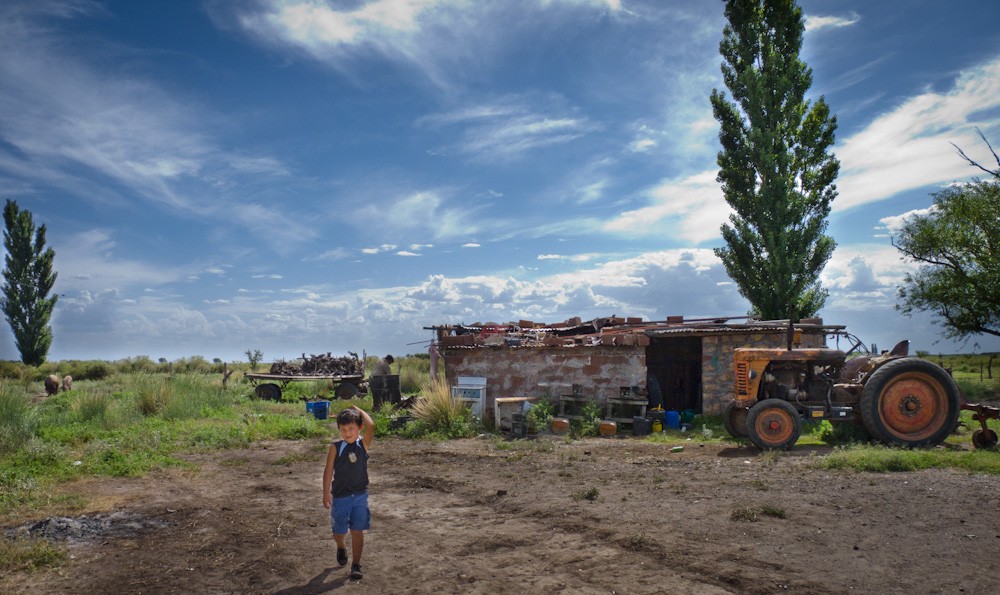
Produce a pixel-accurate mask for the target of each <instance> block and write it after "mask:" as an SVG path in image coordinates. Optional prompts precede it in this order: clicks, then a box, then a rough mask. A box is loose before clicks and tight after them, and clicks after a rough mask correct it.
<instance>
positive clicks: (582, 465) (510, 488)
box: [0, 437, 1000, 594]
mask: <svg viewBox="0 0 1000 595" xmlns="http://www.w3.org/2000/svg"><path fill="white" fill-rule="evenodd" d="M670 446H671V445H662V444H651V443H645V442H641V441H639V440H635V439H596V438H595V439H588V440H580V441H575V442H573V443H567V442H566V441H565V440H563V439H561V438H556V437H541V438H539V439H538V440H529V441H517V442H511V443H500V444H498V443H496V442H495V441H494V440H493V439H491V438H479V439H470V440H460V441H452V442H444V443H430V442H422V441H418V442H413V441H406V440H401V439H387V440H376V442H375V444H374V446H373V448H372V452H371V463H370V466H371V479H372V483H371V487H370V494H371V508H372V523H373V524H372V530H371V532H370V533H369V534H368V536H367V539H366V544H365V554H364V559H363V565H364V569H365V577H364V579H363V580H361V581H349V580H348V578H347V574H348V573H347V569H346V568H341V567H338V566H337V564H336V562H335V561H334V546H333V541H332V539H331V538H330V528H329V521H328V519H329V517H328V515H327V513H326V511H325V510H324V509H323V507H322V500H321V497H322V492H321V487H320V483H321V476H322V467H323V461H324V458H325V451H326V444H325V442H321V441H317V440H313V441H300V442H284V441H281V442H268V443H261V444H258V445H255V446H254V447H252V448H249V449H246V450H237V451H225V452H218V453H212V454H207V455H197V456H189V457H187V459H188V460H189V461H191V462H192V463H195V464H196V466H197V468H196V469H194V470H178V469H170V470H164V471H158V472H155V473H153V474H151V475H149V476H147V477H144V478H140V479H114V480H110V479H89V480H85V481H80V482H77V483H74V484H72V485H69V486H67V487H66V488H65V490H66V491H68V492H70V493H76V494H81V495H84V496H85V498H86V501H87V502H88V504H87V509H86V510H83V511H80V510H77V511H74V512H73V513H71V516H75V517H80V516H81V515H85V514H90V515H95V514H98V513H109V512H119V513H121V512H127V513H129V515H130V516H129V517H128V518H133V519H134V518H137V517H142V518H147V519H149V521H150V522H149V523H146V524H141V523H138V524H135V525H134V527H135V528H136V530H135V531H133V532H132V534H128V533H126V534H124V535H122V534H114V533H108V534H105V535H100V536H97V537H96V538H94V537H91V538H89V539H74V540H70V541H69V542H68V544H69V545H68V548H69V552H70V556H71V559H70V560H69V561H68V562H67V563H66V564H64V565H63V566H61V567H58V568H55V569H49V570H41V571H36V572H34V573H30V574H29V573H18V574H16V575H14V576H8V577H4V578H0V592H14V593H62V592H72V593H282V594H286V593H287V594H291V593H328V592H335V591H344V592H354V593H491V594H492V593H525V592H527V593H550V592H566V593H775V592H795V593H849V592H858V593H907V594H910V593H937V592H947V593H959V592H962V593H997V592H998V591H1000V555H998V552H1000V477H996V476H984V475H970V474H967V473H964V472H959V471H947V470H932V471H922V472H918V473H893V474H869V473H856V472H850V471H824V470H817V469H812V468H810V466H809V460H810V457H811V456H813V455H814V454H816V452H817V450H822V449H815V448H814V449H810V448H803V447H798V448H797V449H796V450H795V451H793V452H792V453H788V454H783V455H781V456H779V457H774V456H772V455H761V454H759V453H758V452H756V451H754V450H751V449H749V448H736V447H727V446H725V445H706V446H699V445H698V443H696V442H687V443H686V444H685V448H684V451H683V452H678V453H672V452H670ZM592 488H596V491H595V490H593V489H592ZM586 496H590V497H591V498H593V497H594V496H596V498H593V499H590V498H588V497H586ZM765 511H767V512H770V514H765ZM57 512H58V511H55V510H48V511H45V512H44V514H46V515H49V516H54V515H55V514H56V513H57ZM754 513H756V516H757V520H756V521H751V520H749V519H751V518H752V517H753V516H754ZM782 513H783V516H784V518H781V516H782ZM41 518H44V517H41V516H40V517H36V518H34V519H20V520H21V521H25V522H26V521H37V520H39V519H41Z"/></svg>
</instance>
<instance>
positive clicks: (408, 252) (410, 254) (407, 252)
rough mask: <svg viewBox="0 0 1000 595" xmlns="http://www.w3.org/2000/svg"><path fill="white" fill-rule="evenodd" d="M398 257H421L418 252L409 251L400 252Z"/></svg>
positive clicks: (397, 254)
mask: <svg viewBox="0 0 1000 595" xmlns="http://www.w3.org/2000/svg"><path fill="white" fill-rule="evenodd" d="M396 256H420V254H418V253H417V252H410V251H409V250H400V251H399V252H397V253H396Z"/></svg>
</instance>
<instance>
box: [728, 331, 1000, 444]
mask: <svg viewBox="0 0 1000 595" xmlns="http://www.w3.org/2000/svg"><path fill="white" fill-rule="evenodd" d="M849 338H851V339H852V340H854V341H855V345H854V347H853V348H852V349H851V350H850V351H847V352H844V351H841V350H839V349H828V348H794V349H793V348H792V342H793V341H792V331H791V329H790V332H789V345H788V348H787V349H781V348H739V349H736V351H735V355H734V358H733V359H734V371H735V375H736V398H735V399H734V400H733V401H731V402H730V403H729V404H727V405H726V408H725V410H724V411H723V422H724V424H725V426H726V430H727V431H728V432H729V433H730V434H732V435H733V436H735V437H746V438H749V439H750V441H751V442H753V443H754V445H756V446H757V447H758V448H761V449H763V450H776V449H788V448H791V447H792V445H794V444H795V442H796V441H797V440H798V439H799V433H800V431H801V425H802V421H803V420H804V419H805V420H823V419H825V420H829V421H831V422H853V423H855V424H858V425H860V426H862V427H864V429H865V430H866V431H867V432H868V434H869V435H870V436H871V437H872V438H873V439H875V440H878V441H880V442H882V443H884V444H889V445H898V446H904V447H919V446H933V445H936V444H940V443H941V442H942V441H944V439H945V438H946V437H947V436H948V435H949V434H951V432H952V431H953V430H954V429H955V428H956V427H957V424H958V413H959V410H960V409H970V410H972V411H974V412H975V414H974V415H973V419H975V420H977V421H979V422H980V423H981V424H982V429H980V430H976V432H975V433H973V436H972V441H973V444H975V446H976V447H978V448H984V447H989V446H994V445H996V443H997V435H996V432H994V431H993V430H990V429H989V428H988V427H987V426H986V420H987V419H996V418H1000V409H997V408H995V407H987V406H984V405H970V404H968V403H967V402H965V399H964V397H963V396H962V394H961V392H960V391H959V390H958V386H957V385H956V384H955V381H954V379H952V377H951V375H950V374H949V372H947V371H946V370H945V369H944V368H942V367H940V366H938V365H936V364H934V363H933V362H930V361H927V360H924V359H920V358H916V357H908V353H909V341H902V342H900V343H899V344H897V345H896V346H895V347H894V348H893V349H892V350H891V351H889V352H886V353H882V354H881V355H872V354H865V355H861V356H858V357H855V358H853V359H847V358H848V356H849V355H850V354H851V353H852V352H854V351H855V350H858V349H862V350H864V349H863V345H862V344H861V342H860V341H857V340H856V339H854V338H853V337H850V336H849Z"/></svg>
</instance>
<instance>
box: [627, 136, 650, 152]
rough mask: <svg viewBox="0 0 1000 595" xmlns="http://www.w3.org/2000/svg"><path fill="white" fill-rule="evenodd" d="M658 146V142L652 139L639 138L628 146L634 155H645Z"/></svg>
mask: <svg viewBox="0 0 1000 595" xmlns="http://www.w3.org/2000/svg"><path fill="white" fill-rule="evenodd" d="M655 146H656V141H655V140H653V139H651V138H637V139H635V140H634V141H632V143H631V144H630V145H629V146H628V150H629V151H631V152H632V153H645V152H646V151H648V150H650V149H652V148H653V147H655Z"/></svg>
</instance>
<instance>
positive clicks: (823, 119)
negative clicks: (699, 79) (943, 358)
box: [711, 0, 840, 319]
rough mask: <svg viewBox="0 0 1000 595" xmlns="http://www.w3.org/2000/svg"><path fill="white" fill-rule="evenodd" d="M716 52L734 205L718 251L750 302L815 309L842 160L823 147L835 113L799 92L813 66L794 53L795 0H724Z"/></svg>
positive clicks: (803, 311) (799, 26)
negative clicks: (723, 88) (723, 87)
mask: <svg viewBox="0 0 1000 595" xmlns="http://www.w3.org/2000/svg"><path fill="white" fill-rule="evenodd" d="M725 15H726V19H727V20H728V24H727V25H726V27H725V29H724V30H723V38H722V42H721V43H720V44H719V52H720V53H721V54H722V58H723V63H722V78H723V81H724V82H725V84H726V88H728V89H729V92H730V93H731V94H732V98H733V101H729V100H728V99H727V97H726V94H725V92H720V91H718V90H716V89H713V90H712V98H711V100H712V111H713V113H714V114H715V119H716V120H718V121H719V124H720V131H719V140H720V142H721V143H722V151H720V152H719V155H718V164H719V175H718V177H717V180H718V181H719V183H720V184H721V185H722V191H723V194H724V196H725V199H726V202H727V203H729V205H730V206H731V207H732V209H733V211H734V213H733V214H731V215H730V217H729V223H728V224H723V225H722V237H723V239H724V240H725V241H726V246H725V247H723V248H716V249H715V254H716V256H718V257H719V258H720V259H721V260H722V263H723V264H724V265H725V267H726V272H727V273H729V276H730V277H731V278H732V279H733V281H735V282H736V285H737V287H738V288H739V291H740V293H741V294H742V295H743V297H745V298H747V299H748V300H749V301H750V304H751V305H752V314H754V315H756V316H759V317H761V318H763V319H782V318H785V317H788V316H789V314H790V312H794V315H795V316H796V317H798V318H805V317H809V316H813V315H815V314H816V313H817V312H818V311H819V309H820V308H821V307H822V306H823V303H824V302H825V301H826V297H827V292H826V290H824V289H823V288H822V287H821V285H820V281H819V274H820V272H821V271H822V270H823V267H824V266H825V265H826V262H827V261H828V260H829V259H830V256H831V254H832V253H833V249H834V247H836V243H835V242H834V241H833V238H831V237H829V236H827V235H824V232H825V231H826V227H827V216H828V215H829V213H830V204H831V202H833V199H834V198H835V197H836V196H837V187H836V186H835V185H834V179H835V178H836V177H837V172H838V171H839V169H840V163H839V162H838V161H837V158H836V157H835V156H834V155H833V154H831V153H829V152H828V150H829V148H830V146H831V145H833V141H834V132H835V131H836V128H837V118H836V116H833V115H831V114H830V108H829V107H828V106H827V104H826V102H825V101H824V100H823V98H822V97H821V98H820V99H819V100H818V101H816V102H815V103H811V102H809V101H807V100H806V99H805V94H806V91H807V90H808V89H809V87H810V86H811V85H812V70H811V69H810V68H809V67H808V66H806V64H805V63H804V62H803V61H802V60H801V59H799V51H800V50H801V48H802V35H803V33H804V31H805V24H804V21H803V18H802V9H801V8H799V7H798V6H797V5H796V4H795V2H794V0H728V1H727V2H726V9H725Z"/></svg>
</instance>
